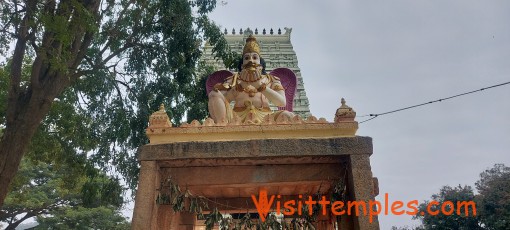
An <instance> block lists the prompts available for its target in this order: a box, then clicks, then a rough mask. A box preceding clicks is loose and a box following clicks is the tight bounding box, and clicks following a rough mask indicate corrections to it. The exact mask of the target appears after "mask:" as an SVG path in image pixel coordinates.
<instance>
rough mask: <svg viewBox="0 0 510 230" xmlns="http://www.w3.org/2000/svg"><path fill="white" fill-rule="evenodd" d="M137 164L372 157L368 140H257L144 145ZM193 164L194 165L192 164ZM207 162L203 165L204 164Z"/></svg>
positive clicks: (362, 138) (358, 138)
mask: <svg viewBox="0 0 510 230" xmlns="http://www.w3.org/2000/svg"><path fill="white" fill-rule="evenodd" d="M138 151H139V160H140V161H168V160H172V161H177V164H178V163H179V162H178V161H179V160H181V163H182V161H183V160H188V161H190V160H191V161H192V162H197V161H196V160H198V159H201V161H208V160H212V161H216V163H218V161H221V160H223V159H227V160H228V159H233V158H236V159H250V158H252V159H264V158H268V159H271V158H274V159H276V158H278V159H289V158H299V157H305V158H306V157H324V156H332V157H335V156H346V155H359V154H367V155H372V152H373V147H372V138H371V137H362V136H355V137H335V138H316V139H258V140H245V141H215V142H192V141H190V142H179V143H168V144H157V145H145V146H142V147H140V148H139V150H138ZM193 160H195V161H193ZM206 163H207V162H205V164H206Z"/></svg>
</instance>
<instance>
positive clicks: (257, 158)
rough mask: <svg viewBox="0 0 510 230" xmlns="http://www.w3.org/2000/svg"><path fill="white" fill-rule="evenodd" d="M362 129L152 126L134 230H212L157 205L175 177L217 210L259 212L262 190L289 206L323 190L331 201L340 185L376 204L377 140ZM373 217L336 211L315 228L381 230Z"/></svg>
mask: <svg viewBox="0 0 510 230" xmlns="http://www.w3.org/2000/svg"><path fill="white" fill-rule="evenodd" d="M312 120H313V119H312ZM314 122H315V123H314ZM356 130H357V122H354V121H351V122H340V123H327V122H324V121H322V122H320V123H319V121H317V120H314V121H313V122H312V121H310V122H308V123H307V122H305V121H299V122H295V123H287V124H262V125H235V126H201V125H196V124H195V125H187V126H186V125H185V126H184V127H182V126H181V127H177V128H172V127H168V126H166V125H164V126H149V128H148V129H147V134H148V136H149V138H150V140H151V144H148V145H145V146H142V147H141V148H140V149H139V160H140V162H141V170H140V179H139V185H138V190H137V194H136V200H135V209H134V214H133V220H132V229H205V227H204V225H203V220H197V217H196V215H193V214H189V213H188V212H186V211H183V212H177V213H176V212H174V211H173V210H172V206H171V205H164V204H157V203H156V199H157V196H158V193H159V191H158V189H160V187H161V184H163V183H165V181H167V180H172V182H173V183H175V184H178V185H179V187H180V188H181V189H183V190H184V189H187V190H189V191H190V192H191V194H192V195H193V196H203V197H205V198H207V201H208V202H209V204H208V206H209V208H210V209H212V208H215V207H216V208H218V210H220V213H246V212H247V211H249V212H251V213H257V209H256V206H255V205H254V202H253V200H252V198H251V196H252V195H255V196H256V197H258V196H259V192H260V191H261V190H265V191H267V193H268V195H275V196H276V195H280V198H279V199H278V200H280V201H281V204H282V207H283V203H284V202H285V201H288V200H297V199H298V196H299V195H302V196H303V197H308V195H313V194H315V193H317V192H319V193H321V194H324V195H325V196H326V198H327V199H328V200H329V195H328V194H330V193H332V190H333V187H334V186H335V185H336V184H337V183H338V181H344V182H345V183H346V185H347V200H352V201H354V200H355V201H365V202H366V203H367V204H368V201H369V200H373V199H374V196H375V195H377V193H378V191H375V189H374V184H373V178H372V172H371V168H370V159H369V157H370V155H371V154H372V139H371V138H370V137H360V136H355V132H356ZM276 199H277V198H276V197H275V201H276ZM303 200H305V198H303ZM273 207H275V205H274V204H273ZM186 208H187V207H186ZM240 209H241V210H240ZM271 210H273V208H272V209H271ZM207 211H210V210H205V212H207ZM373 218H374V219H373V220H372V223H369V217H368V215H360V216H356V215H354V214H351V215H342V216H341V218H339V219H340V220H339V221H337V218H336V216H335V215H333V214H331V210H330V209H329V210H328V213H327V215H320V216H319V218H318V221H317V222H316V223H315V225H316V228H317V229H334V226H338V229H363V230H365V229H379V224H378V221H377V217H373Z"/></svg>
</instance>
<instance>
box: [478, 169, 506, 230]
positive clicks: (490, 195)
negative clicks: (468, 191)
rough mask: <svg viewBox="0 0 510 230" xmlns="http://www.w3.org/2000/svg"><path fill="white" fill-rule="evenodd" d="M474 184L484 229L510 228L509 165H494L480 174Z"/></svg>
mask: <svg viewBox="0 0 510 230" xmlns="http://www.w3.org/2000/svg"><path fill="white" fill-rule="evenodd" d="M475 185H476V189H477V190H478V192H479V195H478V196H477V197H478V203H477V205H478V207H479V209H480V219H481V221H482V223H483V224H484V225H485V227H486V229H491V230H492V229H510V167H506V166H505V165H503V164H496V165H494V167H493V168H491V169H487V170H485V171H484V172H482V173H481V174H480V180H478V181H477V182H476V183H475Z"/></svg>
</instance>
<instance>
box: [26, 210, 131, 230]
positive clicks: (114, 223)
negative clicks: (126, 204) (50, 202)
mask: <svg viewBox="0 0 510 230" xmlns="http://www.w3.org/2000/svg"><path fill="white" fill-rule="evenodd" d="M37 222H39V225H38V226H37V227H36V228H35V229H41V230H43V229H76V230H81V229H84V230H89V229H97V230H127V229H130V225H129V223H128V222H127V221H126V219H125V218H124V217H123V216H121V215H120V214H119V213H118V212H116V211H115V210H113V209H111V208H107V207H104V206H100V207H97V208H84V207H77V208H65V209H61V210H59V211H58V214H57V215H54V216H51V217H45V218H41V217H38V218H37Z"/></svg>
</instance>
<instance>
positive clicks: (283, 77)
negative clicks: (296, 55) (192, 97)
mask: <svg viewBox="0 0 510 230" xmlns="http://www.w3.org/2000/svg"><path fill="white" fill-rule="evenodd" d="M238 70H239V72H237V73H232V72H230V71H226V70H223V71H218V72H215V73H213V74H211V75H210V76H209V77H208V79H207V87H208V89H207V91H208V96H209V102H208V107H209V114H210V116H211V118H212V119H213V120H214V122H215V123H217V124H218V123H228V122H231V121H232V119H233V118H234V117H235V116H237V117H238V118H239V119H240V120H241V122H245V121H246V120H249V121H251V122H254V123H260V122H261V121H262V120H263V119H264V117H265V116H267V115H270V114H272V115H274V116H273V119H274V120H276V119H278V117H279V116H286V117H288V118H292V117H294V114H293V113H292V112H291V111H292V101H293V98H294V94H295V90H296V76H295V75H294V73H293V72H292V70H290V69H286V68H278V69H275V70H273V71H272V72H271V73H269V74H267V73H266V72H265V62H264V60H263V59H262V58H261V57H260V48H259V44H258V43H257V40H256V39H255V37H253V35H250V36H249V37H248V38H247V39H246V44H245V46H244V49H243V55H242V60H240V61H239V66H238ZM284 86H285V87H284ZM231 102H234V106H233V108H231V106H230V103H231ZM270 103H272V105H274V106H277V107H278V108H279V109H280V110H279V111H276V112H273V111H271V109H270Z"/></svg>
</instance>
